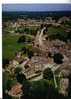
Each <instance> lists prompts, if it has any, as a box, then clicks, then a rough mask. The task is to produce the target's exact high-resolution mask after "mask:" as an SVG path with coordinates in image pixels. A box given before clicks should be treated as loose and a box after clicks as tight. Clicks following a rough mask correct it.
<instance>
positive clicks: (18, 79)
mask: <svg viewBox="0 0 71 99" xmlns="http://www.w3.org/2000/svg"><path fill="white" fill-rule="evenodd" d="M16 78H17V81H18V82H19V83H21V84H23V82H24V81H26V77H25V75H24V74H23V73H20V72H19V73H18V74H17V75H16Z"/></svg>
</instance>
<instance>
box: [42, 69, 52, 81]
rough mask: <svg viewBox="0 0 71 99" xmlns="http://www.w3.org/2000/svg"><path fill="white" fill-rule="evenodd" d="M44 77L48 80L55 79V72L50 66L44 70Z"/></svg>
mask: <svg viewBox="0 0 71 99" xmlns="http://www.w3.org/2000/svg"><path fill="white" fill-rule="evenodd" d="M43 78H44V79H48V80H51V79H53V72H52V71H51V69H50V68H47V69H45V70H44V72H43Z"/></svg>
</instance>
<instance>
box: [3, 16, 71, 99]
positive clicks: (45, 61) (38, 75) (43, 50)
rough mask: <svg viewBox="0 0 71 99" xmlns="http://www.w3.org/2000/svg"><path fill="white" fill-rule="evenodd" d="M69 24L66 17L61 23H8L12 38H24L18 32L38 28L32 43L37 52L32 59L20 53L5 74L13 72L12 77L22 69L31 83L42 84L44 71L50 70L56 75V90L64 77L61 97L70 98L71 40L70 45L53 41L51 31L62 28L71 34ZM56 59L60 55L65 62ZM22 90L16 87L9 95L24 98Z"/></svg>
mask: <svg viewBox="0 0 71 99" xmlns="http://www.w3.org/2000/svg"><path fill="white" fill-rule="evenodd" d="M69 21H71V18H70V17H66V16H64V17H61V18H59V19H58V20H57V21H56V20H54V19H52V17H47V18H46V19H45V20H44V21H43V20H34V19H27V20H24V19H18V20H17V21H15V22H10V21H8V22H4V23H3V25H4V27H5V29H6V27H12V28H13V29H12V30H11V29H10V30H7V31H8V32H9V33H10V34H11V35H14V34H15V33H14V32H15V31H16V32H17V33H16V35H22V33H19V32H18V31H17V30H18V28H20V27H22V28H34V29H36V30H37V31H36V33H34V36H32V37H33V40H32V42H31V43H30V45H31V46H32V49H33V52H32V51H31V53H32V55H30V56H29V57H28V56H24V55H23V51H18V52H17V53H16V55H15V57H14V58H13V59H11V60H9V63H8V64H6V68H3V73H4V72H9V73H10V74H11V73H12V74H14V73H15V70H16V68H21V73H23V74H24V75H25V76H26V79H27V80H29V81H38V80H41V79H43V74H44V71H45V70H46V69H48V68H50V69H51V71H52V72H53V79H54V85H55V88H57V87H58V85H57V81H56V77H58V78H60V77H62V78H61V80H60V82H59V83H60V90H59V93H61V94H63V95H64V96H68V88H69V76H70V75H71V42H70V39H69V40H67V42H65V41H62V40H59V39H58V38H57V39H53V40H51V39H50V38H49V34H48V28H49V27H51V26H53V27H54V28H58V27H61V28H62V29H64V31H65V32H66V33H70V32H71V28H70V26H68V25H65V26H64V24H65V22H69ZM5 31H6V30H5ZM7 31H6V32H7ZM22 32H23V31H22ZM25 34H26V33H25ZM16 35H15V36H16ZM26 35H29V34H26ZM23 45H24V43H23ZM55 55H58V56H57V58H58V57H59V56H60V58H61V59H60V60H56V58H55ZM21 87H22V85H20V84H18V83H17V84H16V85H15V86H12V88H11V89H10V90H9V91H8V90H6V93H8V94H9V95H11V96H13V97H20V95H19V94H21V93H22V90H21ZM14 90H15V92H14ZM18 93H19V94H18ZM19 99H20V98H19Z"/></svg>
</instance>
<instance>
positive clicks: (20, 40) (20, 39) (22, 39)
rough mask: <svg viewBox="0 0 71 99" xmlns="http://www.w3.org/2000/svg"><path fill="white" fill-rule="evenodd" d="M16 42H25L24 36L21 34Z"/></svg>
mask: <svg viewBox="0 0 71 99" xmlns="http://www.w3.org/2000/svg"><path fill="white" fill-rule="evenodd" d="M17 42H18V43H25V42H26V37H25V36H21V37H20V38H19V39H18V41H17Z"/></svg>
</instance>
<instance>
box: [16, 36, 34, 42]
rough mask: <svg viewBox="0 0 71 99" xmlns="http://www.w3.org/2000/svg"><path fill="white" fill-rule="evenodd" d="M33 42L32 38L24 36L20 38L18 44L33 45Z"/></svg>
mask: <svg viewBox="0 0 71 99" xmlns="http://www.w3.org/2000/svg"><path fill="white" fill-rule="evenodd" d="M32 40H33V38H32V37H30V36H26V35H23V36H21V37H19V39H18V41H17V42H18V43H31V42H32Z"/></svg>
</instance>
